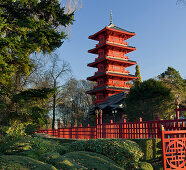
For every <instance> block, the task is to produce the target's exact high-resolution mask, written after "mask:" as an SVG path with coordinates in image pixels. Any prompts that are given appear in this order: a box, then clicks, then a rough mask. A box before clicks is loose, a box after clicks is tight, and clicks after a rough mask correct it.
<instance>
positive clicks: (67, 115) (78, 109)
mask: <svg viewBox="0 0 186 170" xmlns="http://www.w3.org/2000/svg"><path fill="white" fill-rule="evenodd" d="M93 86H94V84H93V83H92V82H89V81H86V80H76V79H75V78H71V79H70V80H69V81H68V82H67V83H66V84H65V85H64V90H63V96H62V97H63V98H64V103H62V104H59V105H58V106H59V112H60V114H61V116H60V117H61V119H62V122H63V125H65V126H67V125H69V124H71V125H74V124H75V125H80V124H82V123H83V120H84V117H85V115H86V114H87V113H88V112H89V110H90V108H91V107H92V106H93V99H92V96H90V95H87V94H86V91H87V90H90V89H92V88H93Z"/></svg>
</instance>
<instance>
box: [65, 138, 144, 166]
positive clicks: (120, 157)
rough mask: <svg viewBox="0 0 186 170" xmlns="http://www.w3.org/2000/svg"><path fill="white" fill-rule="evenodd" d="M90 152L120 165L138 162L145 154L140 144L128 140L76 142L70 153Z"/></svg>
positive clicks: (70, 147)
mask: <svg viewBox="0 0 186 170" xmlns="http://www.w3.org/2000/svg"><path fill="white" fill-rule="evenodd" d="M73 151H90V152H96V153H99V154H102V155H105V156H107V157H108V158H110V159H112V160H113V161H115V162H116V163H118V164H119V165H122V166H125V165H126V164H127V163H128V162H138V161H139V159H140V158H141V157H142V156H143V152H142V151H141V149H140V148H139V146H138V144H137V143H135V142H133V141H130V140H126V139H92V140H88V141H76V142H74V143H72V144H71V145H69V152H73Z"/></svg>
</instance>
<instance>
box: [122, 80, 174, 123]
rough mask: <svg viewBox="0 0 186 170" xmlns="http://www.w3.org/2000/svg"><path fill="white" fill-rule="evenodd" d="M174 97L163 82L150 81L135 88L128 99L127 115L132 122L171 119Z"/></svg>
mask: <svg viewBox="0 0 186 170" xmlns="http://www.w3.org/2000/svg"><path fill="white" fill-rule="evenodd" d="M173 108H174V96H173V94H172V93H171V90H170V88H168V87H166V86H165V84H164V83H163V82H162V81H159V80H154V79H149V80H146V81H143V82H142V83H141V84H140V86H134V87H132V88H131V89H130V93H129V94H128V96H127V98H126V110H125V111H126V114H127V117H128V119H129V120H130V121H137V120H139V117H142V118H143V120H153V119H155V120H156V119H157V118H158V117H161V118H164V119H169V118H170V117H171V116H172V115H173V114H175V111H174V109H173Z"/></svg>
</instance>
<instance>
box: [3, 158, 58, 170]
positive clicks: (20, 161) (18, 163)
mask: <svg viewBox="0 0 186 170" xmlns="http://www.w3.org/2000/svg"><path fill="white" fill-rule="evenodd" d="M0 169H7V170H8V169H9V170H11V169H12V170H13V169H24V170H29V169H35V170H41V169H45V170H57V169H56V168H55V167H54V166H52V165H49V164H47V163H44V162H41V161H37V160H34V159H32V158H28V157H25V156H17V155H2V156H0Z"/></svg>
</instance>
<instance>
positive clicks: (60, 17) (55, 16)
mask: <svg viewBox="0 0 186 170" xmlns="http://www.w3.org/2000/svg"><path fill="white" fill-rule="evenodd" d="M73 16H74V14H73V13H65V8H64V7H61V5H60V3H59V1H58V0H50V1H48V0H41V1H39V0H29V1H28V0H6V1H4V0H0V113H1V115H0V122H1V124H2V123H3V124H8V123H9V121H10V119H15V118H16V119H17V118H18V119H20V118H21V119H22V120H23V121H30V120H31V123H32V121H33V120H36V122H35V123H38V122H41V120H42V121H43V118H44V116H43V115H44V114H45V113H46V110H45V107H43V106H44V102H45V100H46V99H47V98H48V97H49V95H51V94H53V93H54V92H53V91H54V90H53V89H47V88H43V89H39V90H37V89H28V87H26V86H25V82H26V81H27V78H28V76H29V74H30V72H31V71H32V70H33V68H34V67H35V65H34V63H33V62H32V61H31V60H30V55H31V54H33V53H36V52H43V53H46V52H49V53H51V52H52V51H54V50H55V49H56V48H58V47H60V46H61V45H62V43H63V39H65V38H66V36H67V35H66V34H65V32H64V31H63V27H66V26H68V25H70V24H72V22H73Z"/></svg>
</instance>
